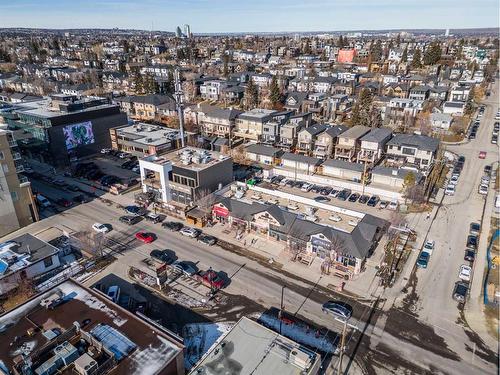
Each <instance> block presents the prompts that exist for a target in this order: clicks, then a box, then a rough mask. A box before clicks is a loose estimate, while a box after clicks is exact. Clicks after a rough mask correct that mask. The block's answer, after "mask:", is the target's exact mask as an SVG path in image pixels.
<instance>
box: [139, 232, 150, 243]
mask: <svg viewBox="0 0 500 375" xmlns="http://www.w3.org/2000/svg"><path fill="white" fill-rule="evenodd" d="M135 238H137V239H138V240H139V241H141V242H144V243H151V242H153V241H154V240H155V238H154V235H153V234H152V233H148V232H137V233H136V234H135Z"/></svg>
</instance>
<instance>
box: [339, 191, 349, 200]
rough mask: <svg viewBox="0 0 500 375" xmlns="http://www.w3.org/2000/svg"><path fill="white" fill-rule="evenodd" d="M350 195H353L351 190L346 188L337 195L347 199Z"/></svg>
mask: <svg viewBox="0 0 500 375" xmlns="http://www.w3.org/2000/svg"><path fill="white" fill-rule="evenodd" d="M350 195H351V190H349V189H344V190H342V191H341V192H340V193H339V195H337V199H339V200H341V201H345V200H347V198H349V196H350Z"/></svg>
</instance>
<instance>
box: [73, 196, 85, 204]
mask: <svg viewBox="0 0 500 375" xmlns="http://www.w3.org/2000/svg"><path fill="white" fill-rule="evenodd" d="M73 202H76V203H86V202H87V198H85V196H84V195H83V194H80V195H77V196H75V197H73Z"/></svg>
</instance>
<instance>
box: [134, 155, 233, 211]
mask: <svg viewBox="0 0 500 375" xmlns="http://www.w3.org/2000/svg"><path fill="white" fill-rule="evenodd" d="M139 168H140V172H141V183H142V188H143V191H144V192H149V191H153V192H157V193H159V194H160V197H161V201H162V202H163V203H166V204H180V205H183V206H192V205H194V203H195V201H196V200H198V199H201V198H203V197H205V196H206V195H208V194H210V193H212V192H214V191H215V190H218V189H220V188H221V187H223V186H225V185H227V184H229V183H231V182H232V180H233V159H232V158H231V157H228V156H226V155H223V154H221V153H219V152H215V151H207V150H204V149H200V148H194V147H186V148H183V149H181V150H178V151H174V152H170V153H168V154H164V155H162V156H160V157H158V156H148V157H145V158H143V159H140V160H139Z"/></svg>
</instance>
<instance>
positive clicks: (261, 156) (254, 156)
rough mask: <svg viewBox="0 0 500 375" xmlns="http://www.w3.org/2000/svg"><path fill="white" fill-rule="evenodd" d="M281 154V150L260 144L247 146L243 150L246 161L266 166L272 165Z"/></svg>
mask: <svg viewBox="0 0 500 375" xmlns="http://www.w3.org/2000/svg"><path fill="white" fill-rule="evenodd" d="M282 154H283V151H282V150H281V149H279V148H276V147H273V146H269V145H265V144H261V143H257V144H252V145H249V146H247V147H246V149H245V155H246V158H247V159H249V160H252V161H255V162H256V163H260V164H266V165H274V164H275V163H276V162H277V160H278V159H279V158H280V156H281V155H282Z"/></svg>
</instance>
